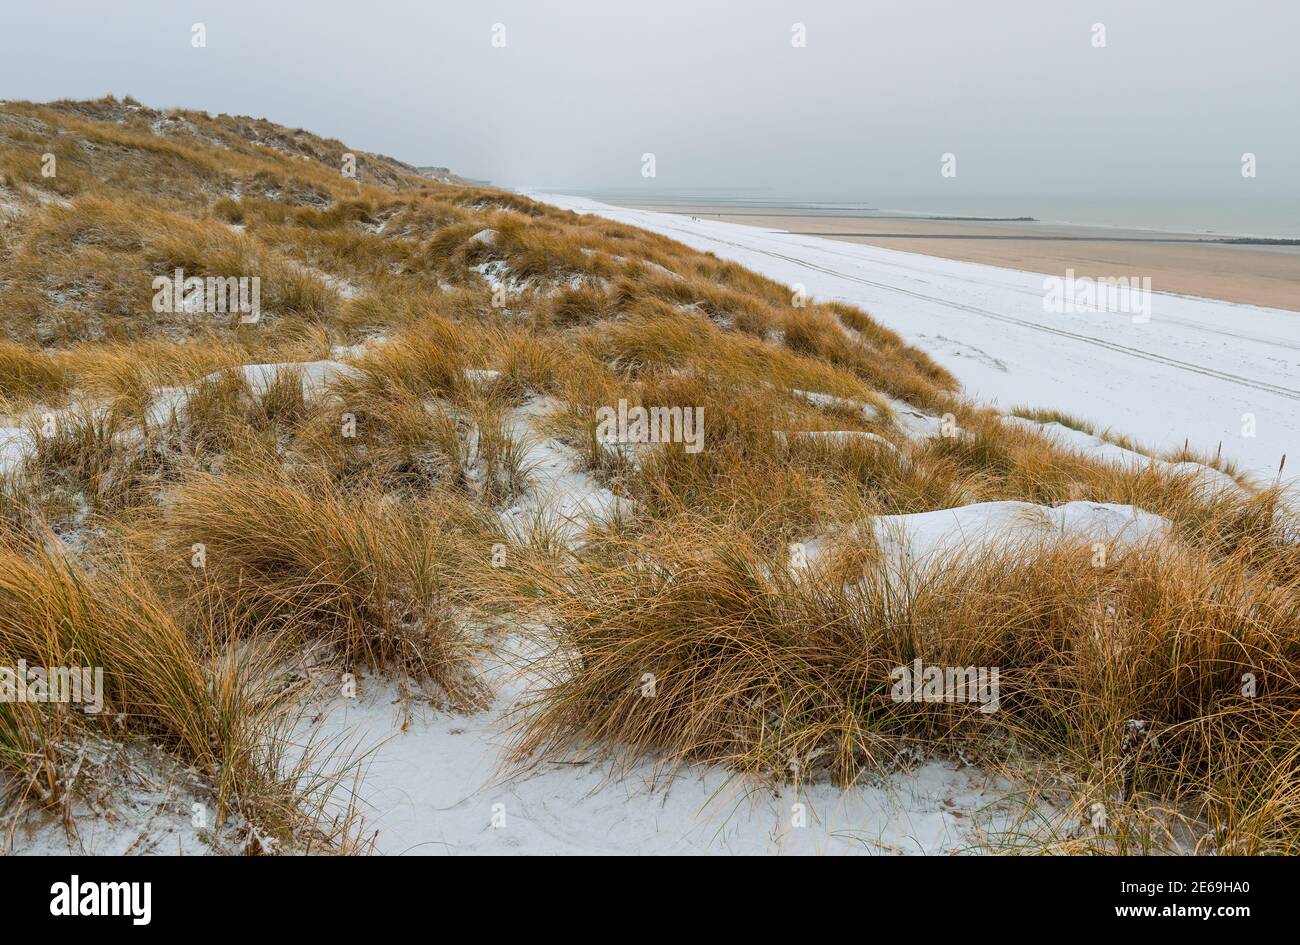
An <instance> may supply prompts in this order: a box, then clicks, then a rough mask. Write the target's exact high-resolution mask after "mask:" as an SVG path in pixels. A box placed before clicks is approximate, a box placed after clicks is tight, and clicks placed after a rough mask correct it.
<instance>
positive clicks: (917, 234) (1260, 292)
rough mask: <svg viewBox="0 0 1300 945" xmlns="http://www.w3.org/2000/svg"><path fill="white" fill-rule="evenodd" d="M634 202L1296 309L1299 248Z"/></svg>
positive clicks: (1085, 229)
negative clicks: (1139, 280)
mask: <svg viewBox="0 0 1300 945" xmlns="http://www.w3.org/2000/svg"><path fill="white" fill-rule="evenodd" d="M629 206H636V207H638V208H639V209H647V210H659V211H662V212H668V213H685V214H689V215H691V216H697V217H700V218H702V219H708V220H724V221H727V222H730V223H741V224H745V225H748V226H756V227H763V228H767V229H776V230H786V231H789V232H791V233H796V234H808V235H815V236H820V237H826V238H829V239H836V240H845V241H847V242H851V243H866V244H870V245H872V246H883V247H885V248H887V249H897V250H902V251H904V252H909V253H924V254H926V255H928V256H939V257H942V258H945V259H959V260H964V261H966V262H977V263H985V264H987V265H990V266H1004V267H1008V268H1012V269H1022V270H1025V271H1027V272H1041V273H1044V274H1045V275H1057V276H1061V275H1064V274H1065V271H1066V270H1067V269H1073V270H1074V272H1075V275H1076V276H1090V277H1092V278H1104V277H1123V276H1138V277H1144V276H1146V277H1150V279H1151V288H1152V289H1153V290H1155V291H1157V292H1172V293H1177V294H1179V295H1194V296H1200V297H1203V298H1210V299H1219V300H1222V301H1225V302H1238V303H1243V304H1247V305H1262V306H1267V307H1269V308H1283V309H1289V310H1291V311H1300V246H1294V245H1279V244H1241V243H1231V242H1206V240H1212V239H1214V237H1209V236H1205V235H1196V234H1188V233H1170V232H1160V231H1153V230H1136V229H1121V228H1117V227H1097V226H1075V225H1062V224H1052V223H1040V222H1033V221H1019V220H997V221H994V220H971V219H940V218H935V217H918V216H912V215H905V214H890V213H887V212H880V211H863V212H858V213H854V212H848V211H843V210H827V211H822V210H810V209H808V208H800V207H793V208H782V207H775V206H768V207H761V208H753V209H740V208H735V207H719V206H709V205H698V206H696V205H690V204H687V203H680V204H679V203H673V204H671V205H668V204H663V203H655V204H653V205H649V204H642V203H637V204H635V205H633V204H629Z"/></svg>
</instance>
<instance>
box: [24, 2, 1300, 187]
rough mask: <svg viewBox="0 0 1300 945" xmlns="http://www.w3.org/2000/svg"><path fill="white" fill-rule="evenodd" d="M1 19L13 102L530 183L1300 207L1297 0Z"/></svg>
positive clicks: (346, 5) (103, 10)
mask: <svg viewBox="0 0 1300 945" xmlns="http://www.w3.org/2000/svg"><path fill="white" fill-rule="evenodd" d="M615 8H620V9H615ZM199 22H201V23H203V24H204V25H205V27H206V34H207V46H206V48H194V46H193V45H192V44H191V28H192V25H193V24H194V23H199ZM1097 23H1100V24H1104V27H1105V42H1106V45H1105V47H1104V48H1096V47H1095V46H1094V45H1093V41H1094V40H1093V37H1094V29H1093V27H1094V24H1097ZM496 24H502V25H503V26H504V39H505V45H504V47H497V46H494V45H493V36H494V35H498V36H500V35H501V33H500V31H499V30H498V31H497V32H496V33H495V34H494V26H495V25H496ZM794 24H803V25H804V27H805V29H806V38H807V45H806V46H805V47H803V48H798V47H796V46H794V45H793V44H792V36H793V33H792V29H793V27H794ZM0 30H2V32H0V96H2V97H6V98H21V99H33V100H38V101H39V100H48V99H53V98H59V97H76V98H84V97H95V96H99V95H102V94H105V93H109V92H111V93H114V94H117V95H127V94H129V95H133V96H135V97H136V98H138V99H140V100H141V101H143V102H144V103H146V104H148V105H153V106H159V107H170V106H185V107H189V108H197V109H204V110H208V111H211V112H232V113H241V114H249V115H253V116H257V117H261V116H265V117H267V118H270V119H272V120H274V121H277V122H282V123H284V124H287V125H290V126H293V127H305V128H308V129H311V130H313V131H316V132H319V133H322V134H325V135H329V136H334V137H338V138H340V139H342V140H343V141H345V142H347V143H348V144H349V145H351V146H353V147H357V148H360V149H363V150H370V151H380V152H383V153H387V154H391V155H393V156H395V157H399V158H401V159H403V160H406V161H409V162H411V163H415V164H438V165H447V166H450V167H451V168H452V169H453V170H456V171H458V172H460V173H462V174H465V175H468V176H471V177H477V178H489V179H491V180H493V181H495V182H497V183H501V184H506V185H529V186H537V187H550V188H555V189H561V188H565V187H567V188H571V189H576V188H587V189H597V188H614V189H617V188H624V187H626V188H638V187H641V186H643V179H642V176H641V156H642V155H643V154H644V153H646V152H652V153H654V155H655V158H656V172H657V177H656V185H657V186H660V187H663V188H665V189H669V190H681V189H686V188H694V187H765V188H770V189H772V190H774V191H776V192H779V193H781V194H783V195H804V196H811V195H834V196H838V197H840V198H841V199H862V200H872V201H887V199H888V197H889V196H892V195H898V194H923V193H935V192H937V191H939V190H940V189H941V188H943V187H945V186H946V187H949V188H950V191H949V192H954V193H955V192H961V193H964V194H968V195H969V194H1007V195H1014V194H1054V195H1057V196H1071V195H1076V196H1079V195H1090V194H1109V195H1112V196H1114V195H1123V194H1133V195H1147V196H1152V195H1166V196H1173V197H1178V196H1183V195H1200V196H1206V195H1222V196H1227V197H1230V196H1231V195H1233V194H1235V193H1240V192H1241V187H1242V176H1241V173H1240V167H1241V156H1242V154H1243V153H1244V152H1253V153H1255V154H1256V155H1257V159H1258V168H1259V172H1258V177H1257V178H1256V179H1255V180H1254V181H1252V182H1251V187H1252V191H1251V192H1252V193H1253V194H1275V195H1279V196H1286V197H1295V196H1297V195H1300V55H1298V54H1297V52H1296V37H1297V35H1300V2H1296V0H1254V2H1252V0H1232V2H1224V0H980V2H973V0H970V2H968V0H887V2H874V0H871V2H861V0H855V2H849V0H842V2H838V3H836V2H818V0H795V2H776V0H770V2H769V0H743V2H742V0H735V2H729V3H728V2H721V0H684V2H677V0H641V2H616V0H548V2H537V0H532V2H483V0H478V2H469V0H466V2H423V3H421V2H414V0H347V2H343V0H311V2H288V0H256V2H250V0H217V2H210V3H208V2H189V0H165V2H164V0H114V2H105V0H82V2H59V0H39V2H31V3H19V2H15V0H6V2H5V9H4V12H3V23H2V25H0ZM945 153H952V154H955V155H956V157H957V171H958V175H957V178H956V179H955V180H948V181H945V180H944V179H943V178H941V177H940V162H941V156H942V155H943V154H945ZM958 188H959V189H960V190H959V191H958Z"/></svg>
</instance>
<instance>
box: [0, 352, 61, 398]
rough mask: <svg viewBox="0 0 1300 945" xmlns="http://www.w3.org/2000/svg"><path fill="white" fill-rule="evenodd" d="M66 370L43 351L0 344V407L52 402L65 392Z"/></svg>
mask: <svg viewBox="0 0 1300 945" xmlns="http://www.w3.org/2000/svg"><path fill="white" fill-rule="evenodd" d="M68 382H69V377H68V371H67V369H66V368H65V367H64V365H63V364H62V362H61V361H60V359H59V358H58V357H57V356H55V355H54V354H51V353H49V352H46V351H39V350H34V349H32V348H28V347H26V346H23V345H17V344H13V343H12V342H7V341H0V404H3V403H4V402H5V401H53V400H57V399H60V398H61V396H62V395H63V394H65V393H67V390H68Z"/></svg>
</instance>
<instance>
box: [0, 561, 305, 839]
mask: <svg viewBox="0 0 1300 945" xmlns="http://www.w3.org/2000/svg"><path fill="white" fill-rule="evenodd" d="M282 643H283V640H282V639H281V638H279V637H277V636H276V635H275V634H272V633H262V634H257V635H256V637H255V640H254V641H253V642H252V643H251V644H247V643H235V642H233V641H230V640H229V638H227V637H225V636H223V635H222V634H221V632H220V631H219V630H218V629H217V628H216V626H215V625H214V624H213V623H212V622H210V621H207V622H204V621H199V622H196V623H194V624H192V625H186V624H185V623H183V622H182V621H181V620H179V619H177V616H176V615H175V613H174V612H173V610H172V609H171V608H170V607H169V606H168V604H167V603H166V601H164V599H163V598H161V597H160V596H159V595H158V593H157V592H156V590H155V588H154V585H153V583H152V582H151V581H150V579H149V577H148V575H147V574H146V573H145V571H144V570H142V568H141V566H140V564H139V562H138V561H137V560H136V559H135V558H134V557H133V556H132V555H131V554H129V553H127V552H126V551H125V550H123V549H120V548H119V549H116V550H107V549H101V554H100V555H99V556H98V557H97V559H96V566H95V569H94V571H93V572H91V571H88V570H86V569H85V568H83V567H82V566H81V565H79V564H77V563H75V562H74V561H72V560H71V559H70V558H69V557H68V556H66V555H65V554H64V553H62V552H61V551H57V550H53V549H52V548H51V546H50V545H48V544H47V543H45V542H42V541H3V542H0V653H3V655H4V658H5V665H9V666H13V665H16V661H17V660H19V659H23V660H26V661H27V663H28V665H31V666H44V667H73V668H76V667H89V668H91V669H92V671H93V670H99V671H102V678H103V688H102V691H101V692H100V693H99V695H100V697H101V698H102V706H101V707H100V709H101V710H100V711H99V712H97V713H93V714H92V713H87V712H85V711H84V710H83V705H74V704H71V703H68V702H50V703H26V704H22V703H8V702H7V703H5V705H4V707H3V710H0V765H3V766H4V767H5V769H6V771H7V772H8V774H9V775H10V777H11V778H12V779H14V780H13V782H12V784H11V790H12V791H15V792H16V793H17V799H18V800H20V801H34V802H36V803H39V804H41V805H43V806H46V807H51V808H56V809H57V808H65V809H66V806H67V804H68V803H69V801H70V799H71V797H72V796H74V795H75V794H76V792H77V791H78V790H79V789H80V787H81V785H80V784H79V782H78V770H79V767H80V764H81V757H80V754H79V746H80V745H82V744H83V743H84V741H85V739H86V738H87V737H91V736H92V735H98V736H102V737H108V738H112V739H120V738H123V737H127V738H141V739H145V740H148V741H149V742H150V743H154V744H162V745H165V746H167V747H168V748H170V749H171V750H172V751H174V752H175V753H176V754H177V755H178V756H179V758H180V759H182V760H183V761H184V762H186V763H188V764H190V765H193V766H194V767H195V768H196V769H197V770H198V771H199V772H200V773H201V774H202V775H203V776H204V777H205V778H206V779H207V780H208V781H209V782H210V783H211V784H212V785H213V789H214V792H215V796H216V801H217V812H216V813H217V819H218V822H220V821H223V820H224V819H225V818H226V817H227V816H228V815H231V814H235V813H238V814H241V815H243V816H244V817H247V818H251V819H254V820H255V821H257V822H258V823H260V824H261V825H262V827H263V829H264V830H265V831H266V832H267V833H269V834H271V835H272V836H275V837H277V838H278V839H279V840H281V841H282V842H283V843H284V844H285V845H286V848H287V849H292V848H293V847H294V841H293V835H294V832H295V831H302V832H303V834H302V835H303V836H304V837H305V836H306V834H307V833H308V831H309V827H308V821H309V820H310V818H307V817H305V816H304V814H305V811H304V809H303V808H302V807H301V806H300V804H301V802H302V801H304V800H305V798H304V797H303V796H302V795H301V794H299V793H298V792H296V791H295V790H294V788H293V787H292V780H293V779H292V778H288V777H287V772H286V770H285V769H283V768H281V767H279V766H278V765H276V764H273V763H272V762H273V761H274V760H275V759H277V758H278V757H279V756H280V755H281V754H282V752H283V745H282V744H280V742H281V741H282V740H283V739H285V738H286V737H287V736H288V732H287V728H286V723H287V722H288V721H289V720H290V719H291V718H292V716H293V715H294V714H295V712H296V708H295V704H296V692H297V690H296V687H295V685H294V684H293V683H292V680H291V679H286V678H285V677H284V675H283V669H282V668H283V665H284V663H285V661H286V659H287V656H288V654H289V651H288V650H287V649H286V648H285V647H284V646H283V645H282ZM83 699H84V700H85V701H86V703H87V704H89V703H90V699H89V693H85V692H83Z"/></svg>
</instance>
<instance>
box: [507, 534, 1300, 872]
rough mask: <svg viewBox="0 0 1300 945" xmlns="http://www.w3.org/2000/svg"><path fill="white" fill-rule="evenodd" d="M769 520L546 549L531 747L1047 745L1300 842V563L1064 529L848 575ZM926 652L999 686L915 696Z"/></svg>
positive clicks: (809, 768)
mask: <svg viewBox="0 0 1300 945" xmlns="http://www.w3.org/2000/svg"><path fill="white" fill-rule="evenodd" d="M751 535H752V531H751V530H750V529H749V528H747V527H746V528H737V527H734V526H730V527H729V526H727V525H725V524H720V523H718V522H717V521H713V522H710V521H707V520H701V519H698V518H694V517H690V516H685V517H683V518H682V519H679V520H676V521H672V522H665V523H664V525H663V527H661V528H657V529H655V530H653V531H651V532H649V533H648V534H643V535H641V536H639V537H638V536H632V537H628V536H626V535H623V536H609V537H607V539H606V541H605V542H604V543H603V544H601V545H600V546H599V547H595V548H592V549H591V551H590V553H588V554H586V555H584V556H583V557H582V559H581V560H580V561H578V562H576V563H570V564H567V565H564V566H553V565H548V564H546V563H537V564H536V565H535V569H534V570H533V571H532V572H530V574H529V584H530V585H531V586H532V587H534V588H538V589H540V590H538V591H536V592H534V598H533V604H534V609H533V610H532V612H533V613H535V614H537V615H538V616H539V617H540V618H542V619H545V620H547V621H548V622H549V623H550V625H551V626H552V627H553V628H554V630H555V633H556V642H555V645H554V648H553V649H552V650H551V651H550V654H549V656H547V657H546V658H545V659H543V661H542V662H541V664H540V668H542V669H544V670H546V671H547V672H548V673H549V675H548V679H549V680H550V683H551V684H550V687H549V688H547V689H545V690H544V691H543V692H542V694H541V695H540V696H539V698H538V699H537V700H536V701H535V702H534V703H532V704H531V705H530V706H529V707H528V709H527V710H526V715H525V719H524V721H523V722H522V724H521V727H520V729H519V741H518V743H517V756H518V757H520V758H528V757H536V756H546V757H571V756H572V754H573V753H574V752H575V751H576V752H577V753H579V754H583V753H585V752H588V751H594V752H597V753H612V754H613V755H614V756H615V757H617V758H621V759H623V760H625V761H629V762H630V761H632V760H634V759H638V758H641V757H644V756H646V755H653V756H657V757H659V758H661V759H662V760H663V761H664V762H665V763H668V764H670V765H672V764H680V763H684V762H687V761H706V762H715V763H724V764H727V765H731V766H733V767H736V768H738V769H740V770H742V771H747V772H751V773H753V774H755V775H759V776H761V777H764V778H776V779H784V778H786V777H788V776H789V772H790V771H791V770H792V769H791V762H792V761H795V762H797V763H798V765H797V767H796V768H795V769H794V770H796V771H797V772H799V774H798V776H799V777H814V776H816V775H817V773H818V772H825V773H826V774H827V775H829V776H832V777H834V778H835V779H836V780H837V781H840V782H841V783H852V782H854V781H856V780H858V779H860V778H861V777H863V776H864V775H866V774H868V773H871V772H879V771H882V770H890V769H891V768H893V767H894V766H896V765H897V764H899V763H900V759H905V758H907V757H909V756H910V755H911V754H912V753H913V752H914V751H915V750H916V749H918V748H919V749H921V750H923V751H936V750H939V751H942V750H945V749H947V750H953V749H954V748H960V749H961V750H963V751H965V752H967V753H968V757H971V756H973V757H983V758H985V759H986V760H988V761H990V762H995V761H998V760H1004V761H1005V760H1011V759H1014V758H1015V757H1017V756H1018V755H1019V753H1022V752H1027V753H1029V754H1031V755H1034V756H1037V757H1041V758H1052V759H1054V760H1055V761H1056V762H1057V763H1059V764H1060V765H1061V766H1062V767H1063V768H1064V769H1065V770H1068V771H1069V772H1070V773H1071V774H1072V775H1073V776H1074V777H1075V778H1077V779H1079V780H1078V783H1080V784H1081V785H1083V787H1082V788H1081V790H1082V791H1084V792H1085V793H1087V794H1088V796H1089V799H1090V800H1093V801H1097V802H1101V803H1105V804H1107V805H1108V807H1110V808H1112V810H1113V811H1121V810H1123V809H1125V805H1132V804H1136V803H1138V802H1139V801H1142V802H1143V803H1147V804H1150V803H1155V802H1159V803H1162V804H1165V805H1167V806H1170V807H1171V808H1172V809H1174V810H1183V811H1185V812H1186V813H1187V814H1188V816H1190V817H1191V818H1192V819H1193V820H1194V822H1195V823H1196V824H1197V825H1198V827H1199V829H1200V831H1201V832H1202V833H1203V834H1204V836H1205V837H1206V838H1207V839H1206V841H1205V842H1206V843H1207V845H1208V847H1209V848H1211V849H1214V850H1217V851H1220V852H1224V851H1228V850H1233V851H1246V850H1249V851H1250V852H1292V853H1293V852H1295V850H1296V849H1298V848H1300V832H1298V831H1297V827H1300V821H1298V820H1297V819H1296V815H1297V812H1300V794H1297V788H1298V787H1300V784H1298V783H1297V781H1296V778H1295V777H1294V769H1293V768H1291V769H1288V768H1287V767H1286V766H1287V765H1288V764H1289V763H1292V762H1293V761H1294V756H1295V740H1294V736H1295V734H1296V729H1295V726H1296V722H1295V719H1296V711H1297V709H1298V708H1300V701H1298V698H1300V697H1298V696H1297V693H1300V686H1298V685H1297V684H1298V683H1300V654H1298V653H1297V652H1296V650H1295V638H1294V628H1295V626H1297V625H1300V624H1297V620H1300V596H1298V592H1300V583H1297V581H1296V580H1295V577H1294V575H1292V574H1290V573H1289V572H1288V570H1287V569H1286V567H1285V566H1279V567H1268V566H1266V565H1264V564H1261V563H1260V562H1254V563H1252V565H1251V566H1250V567H1247V566H1246V564H1245V561H1244V560H1243V559H1240V558H1235V559H1233V558H1229V559H1222V558H1218V559H1216V558H1215V557H1214V556H1211V555H1208V554H1206V553H1204V552H1201V551H1197V550H1194V549H1189V548H1185V547H1184V548H1181V549H1179V548H1171V547H1165V548H1159V547H1155V546H1147V547H1141V548H1135V549H1131V550H1129V551H1126V552H1123V553H1118V554H1114V555H1112V556H1111V558H1110V561H1109V563H1108V564H1107V566H1106V567H1104V568H1096V567H1092V566H1090V563H1089V561H1090V557H1091V555H1092V550H1091V548H1090V547H1089V546H1088V545H1086V544H1076V543H1071V542H1064V543H1062V544H1059V545H1056V546H1052V547H1044V548H1039V549H1037V551H1036V553H1033V554H1026V549H1023V548H1016V547H1005V548H1000V549H993V550H990V551H987V552H983V553H980V554H969V553H968V554H965V555H962V556H961V557H959V558H956V559H952V560H949V561H946V562H945V563H944V564H943V566H942V567H929V568H926V569H924V570H921V571H914V572H908V573H904V574H899V573H897V572H891V571H886V570H885V569H881V568H879V563H878V562H877V561H876V560H875V558H874V556H873V554H872V553H871V551H870V549H869V548H868V549H864V550H865V551H866V553H865V554H864V555H862V556H859V557H858V559H857V563H858V565H859V566H860V567H862V568H863V570H862V571H861V572H859V574H858V576H857V579H856V580H853V581H851V582H849V583H847V584H846V583H845V581H844V576H845V575H844V573H843V562H842V561H841V562H839V563H838V564H837V566H836V569H837V571H832V570H831V569H828V568H822V567H820V566H814V567H813V568H812V569H811V570H810V571H804V572H792V571H791V569H790V567H789V561H788V558H787V557H786V556H785V555H784V549H783V548H779V547H773V546H771V545H756V544H754V543H753V542H752V540H751V537H750V536H751ZM517 603H518V605H519V606H520V607H524V606H525V605H526V603H527V602H526V601H525V600H524V599H523V598H522V596H521V598H520V600H519V601H518V602H517ZM1173 640H1177V641H1179V642H1178V645H1177V646H1173V645H1171V641H1173ZM916 658H921V659H922V660H923V663H924V664H926V665H937V666H941V667H942V666H959V667H965V666H975V667H998V668H999V670H1000V691H999V696H998V703H997V710H996V711H993V712H987V713H985V712H981V711H979V706H977V705H974V704H970V705H963V704H954V703H925V702H918V703H913V702H898V701H895V700H894V699H893V698H892V697H891V689H892V683H893V679H894V677H892V676H891V673H892V672H893V671H894V670H895V669H896V668H897V667H900V666H907V665H910V664H911V663H912V661H913V660H914V659H916ZM1247 679H1253V680H1255V681H1256V684H1257V686H1258V688H1257V689H1251V690H1249V692H1250V694H1249V695H1247V690H1246V689H1243V685H1244V684H1243V680H1247ZM647 680H649V681H650V683H651V689H650V694H649V695H647V694H646V685H647ZM1133 720H1136V723H1135V722H1134V721H1133ZM1135 732H1136V733H1138V734H1137V735H1135V734H1134V733H1135ZM1288 759H1291V761H1290V762H1289V761H1288Z"/></svg>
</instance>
